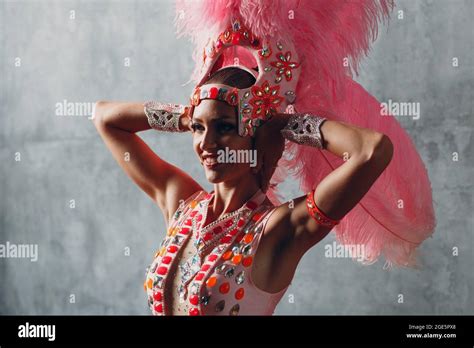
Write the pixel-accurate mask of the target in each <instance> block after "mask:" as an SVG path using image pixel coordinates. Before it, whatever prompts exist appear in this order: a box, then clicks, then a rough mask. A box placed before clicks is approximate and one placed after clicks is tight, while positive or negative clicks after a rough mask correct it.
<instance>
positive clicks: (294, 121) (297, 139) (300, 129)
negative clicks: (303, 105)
mask: <svg viewBox="0 0 474 348" xmlns="http://www.w3.org/2000/svg"><path fill="white" fill-rule="evenodd" d="M324 121H326V118H323V117H319V116H315V115H310V114H293V115H291V116H290V118H289V119H288V123H287V124H286V126H285V127H284V128H283V129H282V130H281V131H280V132H281V134H282V135H283V137H284V138H285V139H288V140H290V141H292V142H294V143H297V144H300V145H307V146H313V147H317V148H318V149H322V148H323V145H324V141H323V137H322V135H321V130H320V127H321V124H322V123H323V122H324Z"/></svg>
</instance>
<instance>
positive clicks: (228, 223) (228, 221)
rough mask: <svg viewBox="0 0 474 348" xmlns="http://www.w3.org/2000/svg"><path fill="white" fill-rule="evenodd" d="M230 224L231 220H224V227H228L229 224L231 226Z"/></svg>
mask: <svg viewBox="0 0 474 348" xmlns="http://www.w3.org/2000/svg"><path fill="white" fill-rule="evenodd" d="M232 224H233V221H232V220H227V221H226V222H224V226H225V227H230V226H232Z"/></svg>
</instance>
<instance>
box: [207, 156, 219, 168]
mask: <svg viewBox="0 0 474 348" xmlns="http://www.w3.org/2000/svg"><path fill="white" fill-rule="evenodd" d="M203 163H204V165H205V166H206V167H207V168H209V169H214V168H216V167H217V166H218V165H220V164H221V163H219V162H217V157H206V158H205V159H204V161H203Z"/></svg>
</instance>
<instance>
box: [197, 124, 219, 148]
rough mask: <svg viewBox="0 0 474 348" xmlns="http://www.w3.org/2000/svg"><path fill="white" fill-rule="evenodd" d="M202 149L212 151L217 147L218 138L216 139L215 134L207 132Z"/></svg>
mask: <svg viewBox="0 0 474 348" xmlns="http://www.w3.org/2000/svg"><path fill="white" fill-rule="evenodd" d="M200 147H201V150H210V149H213V148H215V147H217V144H216V137H215V134H214V132H212V131H210V130H209V129H207V130H206V131H205V133H204V135H203V137H202V140H201V144H200Z"/></svg>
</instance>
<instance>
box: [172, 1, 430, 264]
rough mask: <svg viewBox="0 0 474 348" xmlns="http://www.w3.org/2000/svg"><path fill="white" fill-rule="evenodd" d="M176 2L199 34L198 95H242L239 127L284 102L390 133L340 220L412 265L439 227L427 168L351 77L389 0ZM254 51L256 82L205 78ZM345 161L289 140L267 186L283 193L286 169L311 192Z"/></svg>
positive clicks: (359, 237) (183, 21) (343, 234)
mask: <svg viewBox="0 0 474 348" xmlns="http://www.w3.org/2000/svg"><path fill="white" fill-rule="evenodd" d="M176 4H177V7H176V11H177V12H176V25H177V30H178V34H179V36H181V35H188V36H190V37H191V39H192V41H193V43H194V44H195V50H194V54H193V58H194V60H195V62H196V68H195V70H194V72H193V74H192V76H191V80H192V81H194V83H196V89H195V90H194V91H193V94H192V95H193V96H196V97H195V98H196V101H194V102H193V103H197V102H198V99H199V100H201V99H203V98H208V97H216V96H219V94H220V95H221V97H224V98H226V100H229V101H230V102H231V103H235V100H237V104H236V105H237V106H238V108H239V123H240V125H239V134H240V135H253V134H254V131H255V127H257V126H258V124H259V122H261V121H259V120H265V119H266V118H267V117H268V112H267V111H268V110H269V109H270V108H274V109H275V110H276V111H278V112H285V110H287V107H288V106H289V105H291V106H294V107H295V108H296V109H298V110H301V111H304V112H308V113H314V114H316V113H324V116H326V117H328V118H330V119H333V120H336V121H342V122H347V123H349V124H353V125H355V126H359V127H364V128H369V129H373V130H375V131H378V132H380V133H383V134H386V135H387V136H388V137H389V138H390V139H391V140H392V143H393V144H394V155H393V158H392V161H391V163H390V165H389V166H388V167H387V168H386V169H385V171H384V172H383V173H382V175H381V176H380V177H379V178H378V179H377V181H376V182H375V183H374V185H373V186H372V187H371V189H370V190H369V192H368V193H367V194H366V195H365V196H364V197H363V199H362V200H361V201H360V202H359V203H358V204H357V205H356V207H354V208H353V209H352V210H351V211H350V212H349V213H348V214H347V215H346V216H345V217H344V218H343V219H342V220H341V222H340V224H339V225H337V226H336V227H335V228H334V230H335V232H336V237H337V239H338V241H339V242H341V243H343V244H351V245H352V244H359V245H361V244H363V245H364V246H365V252H366V256H367V257H368V261H369V262H372V261H375V260H376V259H377V258H378V256H379V255H380V254H381V253H383V254H384V255H385V257H386V259H387V260H388V262H389V264H392V263H394V264H397V265H403V266H406V265H411V266H412V265H414V263H415V258H414V256H415V250H416V248H417V246H418V245H419V244H420V243H421V242H422V241H423V240H424V239H426V238H427V237H428V236H429V235H431V233H432V232H433V229H434V227H435V216H434V211H433V205H432V196H431V186H430V181H429V178H428V175H427V171H426V168H425V166H424V164H423V161H422V160H421V158H420V156H419V154H418V152H417V150H416V147H415V146H414V144H413V142H412V140H411V138H410V137H409V136H408V134H407V133H406V132H405V130H404V129H403V128H402V127H401V126H400V124H399V123H398V121H397V120H396V119H395V118H394V117H391V116H383V117H382V116H381V114H380V103H379V102H378V101H377V100H376V99H375V98H374V97H373V96H372V95H370V94H369V93H368V92H367V91H366V90H365V89H364V88H363V87H362V86H360V85H359V84H358V83H356V82H355V81H354V80H353V79H352V76H353V74H357V68H358V64H359V61H360V59H361V58H362V57H363V56H365V55H366V54H367V53H368V51H369V47H370V43H371V41H373V40H375V38H376V36H377V28H378V23H379V21H381V20H385V19H387V18H388V16H389V13H390V10H391V9H392V8H393V6H394V3H393V1H392V0H378V1H377V0H338V1H327V0H280V1H274V0H227V1H224V0H203V1H193V0H176ZM236 23H237V24H236ZM249 52H250V54H249ZM252 57H253V58H255V60H256V63H257V65H258V77H257V82H256V84H255V85H254V86H252V87H250V88H247V89H242V90H238V89H234V88H229V89H227V90H226V91H224V90H222V89H221V88H222V87H223V88H224V89H226V87H225V86H207V85H206V86H205V87H204V88H202V87H201V86H202V83H204V82H205V80H206V79H207V78H208V77H209V73H213V72H215V71H217V70H218V69H221V68H223V67H226V66H235V62H236V60H235V58H238V60H237V66H240V67H247V68H250V67H253V66H255V62H254V61H253V60H252ZM247 70H249V69H247ZM200 88H201V89H200ZM213 88H215V89H213ZM196 91H197V92H196ZM236 95H237V98H235V96H236ZM341 164H343V160H342V159H340V158H339V157H337V156H334V155H332V154H331V153H328V152H326V151H321V150H319V149H315V148H312V147H308V146H298V145H297V144H294V143H291V142H287V143H286V148H285V152H284V155H283V157H282V158H281V159H280V161H279V163H278V167H277V170H276V172H275V174H274V175H273V177H272V180H271V186H270V189H269V193H268V196H269V198H270V200H271V201H272V202H273V203H274V204H279V203H280V198H279V197H278V194H277V192H276V189H277V187H276V186H277V185H278V184H279V183H281V182H282V181H283V180H284V179H285V178H286V177H287V176H288V174H292V175H293V176H294V177H296V178H298V179H299V180H300V189H301V190H302V191H303V192H309V191H310V190H312V189H313V188H314V187H315V186H317V183H318V182H319V181H321V180H322V179H323V178H324V177H325V176H326V175H327V174H329V173H330V172H331V171H332V170H334V169H335V168H337V167H338V166H340V165H341Z"/></svg>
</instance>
